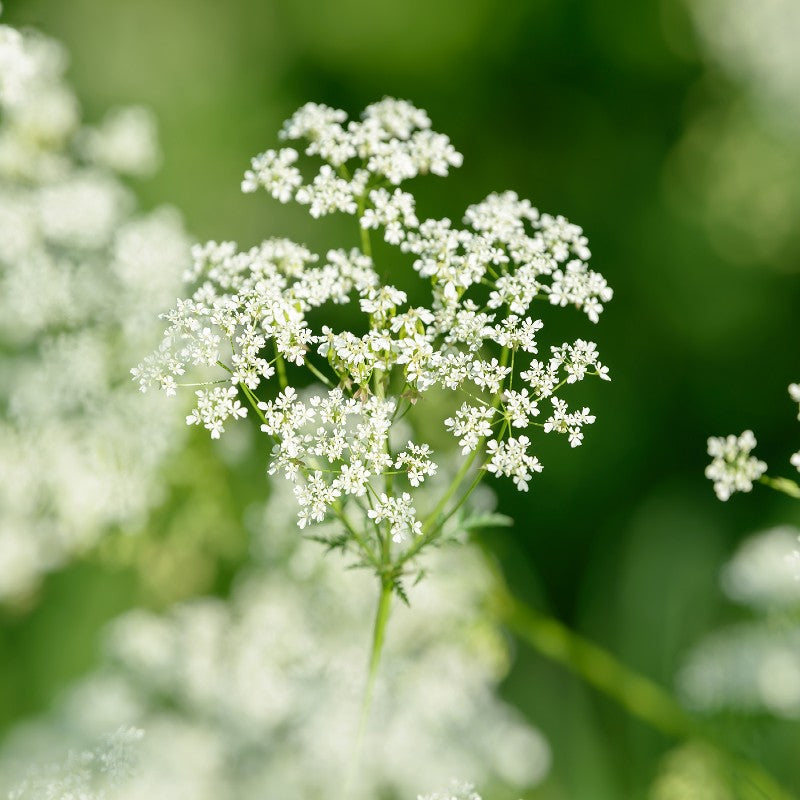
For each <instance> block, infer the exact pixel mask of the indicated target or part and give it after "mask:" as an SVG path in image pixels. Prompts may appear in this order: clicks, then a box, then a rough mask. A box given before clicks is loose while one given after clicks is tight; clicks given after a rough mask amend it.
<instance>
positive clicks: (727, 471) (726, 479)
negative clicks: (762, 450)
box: [705, 431, 767, 500]
mask: <svg viewBox="0 0 800 800" xmlns="http://www.w3.org/2000/svg"><path fill="white" fill-rule="evenodd" d="M755 446H756V437H755V436H754V435H753V432H752V431H745V432H744V433H743V434H742V435H741V436H738V437H737V436H733V435H730V436H727V437H721V436H711V437H710V438H709V440H708V454H709V455H710V456H711V457H712V459H713V460H712V462H711V463H710V464H709V465H708V466H707V467H706V471H705V474H706V477H707V478H708V479H709V480H712V481H714V491H715V492H716V493H717V497H719V499H720V500H727V499H728V498H729V497H730V496H731V495H732V494H733V493H734V492H749V491H750V490H751V489H752V488H753V481H756V480H758V479H759V478H760V477H761V476H762V475H763V474H764V473H765V472H766V471H767V465H766V464H765V463H764V462H763V461H759V459H757V458H756V457H755V456H751V455H750V453H751V451H752V450H753V448H754V447H755Z"/></svg>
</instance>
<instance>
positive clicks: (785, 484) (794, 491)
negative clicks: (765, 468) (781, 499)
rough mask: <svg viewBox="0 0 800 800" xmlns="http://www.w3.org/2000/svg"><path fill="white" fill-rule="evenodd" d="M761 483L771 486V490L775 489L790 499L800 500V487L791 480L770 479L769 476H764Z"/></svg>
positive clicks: (760, 479)
mask: <svg viewBox="0 0 800 800" xmlns="http://www.w3.org/2000/svg"><path fill="white" fill-rule="evenodd" d="M758 480H759V483H763V484H764V485H765V486H769V488H770V489H775V490H776V491H778V492H783V493H784V494H788V495H789V497H796V498H798V499H800V486H798V485H797V484H796V483H795V482H794V481H793V480H790V479H789V478H770V477H769V475H762V476H761V477H760V478H759V479H758Z"/></svg>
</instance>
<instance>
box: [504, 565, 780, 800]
mask: <svg viewBox="0 0 800 800" xmlns="http://www.w3.org/2000/svg"><path fill="white" fill-rule="evenodd" d="M495 572H496V585H495V597H494V601H495V605H496V612H497V613H498V615H499V617H500V618H501V619H502V620H503V622H505V624H506V625H508V627H509V629H510V630H512V631H513V632H514V633H515V634H516V635H517V636H518V637H519V638H520V639H522V640H523V641H525V642H526V643H527V644H529V645H530V646H531V647H533V648H534V649H535V650H537V651H538V652H539V653H541V654H542V655H544V656H546V657H547V658H550V659H551V660H553V661H556V662H557V663H559V664H561V665H563V666H564V667H566V668H567V669H569V670H570V671H571V672H574V673H575V674H576V675H577V676H578V677H580V678H581V679H583V680H584V681H586V682H587V683H588V684H590V685H591V686H594V687H595V688H596V689H599V690H600V691H601V692H603V693H604V694H605V695H607V696H608V697H610V698H612V699H613V700H615V701H616V702H617V703H619V704H620V705H621V706H622V707H623V708H624V709H626V710H627V711H628V712H629V713H630V714H631V715H632V716H634V717H637V718H638V719H640V720H642V721H643V722H645V723H647V724H648V725H650V726H651V727H652V728H654V729H655V730H657V731H659V732H661V733H662V734H664V735H666V736H668V737H670V738H673V739H679V740H687V739H699V740H703V741H705V742H706V743H708V744H709V745H710V746H711V747H713V748H714V750H715V751H716V752H717V753H718V754H719V755H720V757H721V758H722V759H723V760H724V761H725V763H726V764H727V766H728V768H729V769H730V770H731V772H732V773H734V774H736V775H737V776H738V777H739V778H740V779H741V780H743V781H745V782H746V783H748V784H750V785H751V786H752V787H753V788H754V789H755V790H756V791H757V792H759V793H760V794H761V795H762V796H763V797H764V798H768V799H769V800H796V797H795V795H793V794H792V793H790V792H788V791H787V790H786V789H784V788H783V787H782V786H781V785H780V784H779V783H778V782H777V781H776V780H775V779H774V778H773V777H772V776H771V775H770V774H769V773H768V772H766V770H764V769H763V768H762V767H761V766H760V765H758V764H756V763H754V762H752V761H750V760H748V759H746V758H743V757H741V756H739V755H737V754H735V753H731V752H730V750H728V749H727V748H726V747H725V746H724V744H722V743H720V742H719V741H718V737H717V736H715V735H713V733H712V732H711V731H709V730H708V727H707V726H706V725H705V724H701V722H700V721H698V720H696V719H695V718H694V717H692V716H691V715H690V714H689V713H687V712H686V711H685V710H684V709H683V708H682V707H681V706H680V705H679V704H678V702H677V701H676V700H675V699H674V698H673V697H672V696H671V695H670V694H669V693H668V692H667V691H666V690H664V689H662V688H661V687H660V686H659V685H658V684H657V683H655V682H654V681H651V680H650V679H649V678H646V677H644V676H643V675H640V674H639V673H638V672H636V671H635V670H632V669H631V668H630V667H628V666H626V665H625V664H623V663H621V662H620V661H619V660H618V659H616V658H615V657H614V656H613V655H612V654H611V653H609V652H608V651H607V650H605V649H603V648H602V647H599V646H598V645H596V644H594V643H593V642H590V641H589V640H588V639H585V638H583V637H582V636H580V635H579V634H577V633H575V632H574V631H572V630H570V629H569V628H568V627H566V626H565V625H563V624H562V623H561V622H559V621H558V620H556V619H554V618H552V617H550V616H547V615H546V614H543V613H541V612H540V611H536V610H535V609H532V608H530V607H528V606H527V605H525V604H524V603H522V602H520V601H519V600H517V599H516V598H514V597H513V596H512V595H511V593H510V592H509V590H508V588H507V586H506V585H505V582H504V580H503V578H502V576H500V575H499V573H497V571H496V570H495Z"/></svg>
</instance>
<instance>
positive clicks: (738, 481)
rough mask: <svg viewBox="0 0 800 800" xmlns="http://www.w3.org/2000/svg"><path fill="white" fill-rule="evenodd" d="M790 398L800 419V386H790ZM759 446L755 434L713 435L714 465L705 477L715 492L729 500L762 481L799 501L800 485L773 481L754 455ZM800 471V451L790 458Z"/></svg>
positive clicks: (776, 479) (784, 479)
mask: <svg viewBox="0 0 800 800" xmlns="http://www.w3.org/2000/svg"><path fill="white" fill-rule="evenodd" d="M789 396H790V397H791V398H792V400H793V401H794V402H795V403H797V404H798V406H799V408H798V415H797V419H798V420H800V384H797V383H792V384H790V386H789ZM755 446H756V437H755V436H754V435H753V432H752V431H745V432H744V433H743V434H742V435H741V436H733V435H731V436H711V437H710V438H709V440H708V454H709V455H710V456H711V457H712V459H713V460H712V462H711V463H710V464H709V465H708V466H707V467H706V477H707V478H709V479H710V480H712V481H714V491H715V492H716V493H717V497H719V499H720V500H727V499H728V498H729V497H730V496H731V495H732V494H734V493H735V492H749V491H750V490H751V489H752V488H753V482H754V481H758V480H760V481H761V482H762V483H766V484H768V485H769V486H771V487H772V488H773V489H777V490H778V491H780V492H784V493H785V494H788V495H789V496H790V497H797V498H800V486H798V484H797V483H796V482H795V481H792V480H789V479H788V478H770V477H767V476H766V475H765V474H764V473H766V471H767V465H766V463H765V462H763V461H761V460H760V459H758V458H756V457H755V456H753V455H751V452H752V451H753V449H754V448H755ZM789 462H790V463H791V464H792V466H793V467H796V468H797V471H798V472H800V450H798V452H796V453H794V454H793V455H792V457H791V458H790V459H789Z"/></svg>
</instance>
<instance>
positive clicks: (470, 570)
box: [0, 476, 549, 800]
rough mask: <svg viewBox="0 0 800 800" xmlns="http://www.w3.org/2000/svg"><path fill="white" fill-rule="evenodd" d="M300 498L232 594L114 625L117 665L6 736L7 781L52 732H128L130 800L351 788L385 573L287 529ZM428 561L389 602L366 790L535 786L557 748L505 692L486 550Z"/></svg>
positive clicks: (271, 517)
mask: <svg viewBox="0 0 800 800" xmlns="http://www.w3.org/2000/svg"><path fill="white" fill-rule="evenodd" d="M437 477H438V476H437ZM445 480H446V478H445ZM277 486H278V487H280V486H283V484H278V485H277ZM431 491H434V490H431ZM477 497H478V498H479V499H480V495H477ZM287 499H289V497H288V490H286V491H280V490H279V489H278V490H277V491H276V492H275V494H273V496H272V497H271V499H270V501H269V503H268V504H267V506H266V508H263V509H262V510H260V511H258V512H256V511H255V510H254V511H253V512H252V513H251V519H250V523H249V524H250V527H251V528H253V530H254V534H255V538H256V550H255V555H256V558H257V559H259V560H262V562H263V563H262V565H261V566H259V567H258V568H255V569H252V570H251V571H250V572H249V573H248V574H246V575H243V576H242V577H241V579H240V580H239V581H238V582H237V584H236V588H235V589H234V592H233V594H232V596H231V598H230V600H228V601H223V600H220V599H213V598H204V599H199V600H195V601H192V602H187V603H183V604H181V605H178V606H176V607H175V608H173V609H172V610H171V611H169V612H168V613H166V614H161V615H158V614H153V613H150V612H145V611H135V612H130V613H128V614H126V615H124V616H122V617H120V618H119V619H118V620H116V621H115V622H114V623H113V624H112V625H111V627H110V629H109V632H108V637H107V658H106V661H105V665H104V666H103V667H102V668H101V669H100V670H99V671H98V672H97V673H96V674H95V675H94V676H91V677H89V678H88V679H86V680H85V681H84V682H83V683H81V684H80V685H79V686H77V687H76V688H75V689H74V690H73V691H72V692H71V694H70V696H69V699H68V700H67V701H66V702H65V704H64V705H63V706H62V708H61V711H60V712H59V714H58V715H57V717H56V719H50V720H42V721H40V722H39V723H36V724H32V725H30V726H28V728H27V732H26V730H25V729H23V730H21V731H18V732H17V733H16V734H15V735H14V736H12V737H11V741H10V743H9V744H8V746H7V747H6V749H5V751H4V752H3V754H2V756H0V774H6V772H7V770H8V767H7V765H9V764H11V763H12V760H14V759H16V760H17V763H23V762H24V761H25V759H26V758H30V757H31V752H32V751H33V750H35V751H38V752H40V753H41V752H43V751H45V750H47V747H48V745H47V742H48V741H50V743H51V744H52V745H54V746H57V745H58V743H59V741H60V742H61V747H63V742H64V741H65V740H66V739H65V737H67V733H69V735H70V736H76V737H78V738H81V737H82V740H85V739H86V738H88V737H92V736H94V737H96V736H97V735H98V734H100V733H102V732H103V731H105V730H108V729H109V728H113V727H115V726H117V725H121V724H128V725H131V724H133V725H136V726H137V727H140V728H143V729H144V730H145V731H146V737H145V740H144V741H143V743H142V746H141V748H140V753H139V757H138V764H137V771H136V774H135V775H134V776H133V777H132V778H131V780H130V781H128V782H127V783H126V784H125V787H124V792H123V793H122V794H120V795H119V796H120V797H121V798H124V800H139V798H142V800H144V798H146V797H147V798H152V799H153V800H160V798H164V800H166V799H167V798H174V797H176V796H180V797H181V798H184V800H201V799H202V800H205V798H209V800H211V798H215V800H220V798H231V800H232V799H233V798H236V800H248V798H253V799H254V800H255V798H261V797H263V796H264V795H265V793H266V794H267V795H268V796H276V797H327V796H331V789H330V787H332V786H333V787H342V786H343V785H344V782H345V779H346V773H347V769H348V764H349V763H350V761H351V758H352V753H353V747H354V743H355V736H356V729H357V726H358V709H359V707H360V698H361V693H362V691H363V683H364V680H365V676H366V667H367V665H366V663H365V661H366V659H365V653H364V641H365V640H366V639H367V638H368V637H369V625H370V622H371V620H370V619H369V617H368V615H365V613H364V609H365V608H368V607H369V606H370V605H371V600H372V594H373V587H372V580H371V577H370V576H369V574H367V573H366V572H364V571H359V572H357V573H356V574H354V575H353V576H352V579H351V580H348V581H346V582H345V581H342V580H341V575H340V571H341V569H342V563H341V561H340V559H339V558H338V557H337V556H336V555H335V554H331V555H330V556H329V557H328V558H326V559H324V560H320V559H319V558H318V557H317V554H316V552H315V550H314V548H313V546H312V545H311V544H310V543H308V542H303V541H302V540H301V539H299V537H298V536H297V534H296V533H295V532H293V531H292V526H291V523H292V517H293V514H292V511H291V507H290V506H289V507H288V509H287ZM481 502H485V497H484V500H483V501H481ZM261 542H263V546H262V545H261V544H260V543H261ZM431 556H432V557H431V559H430V560H429V567H430V569H431V570H432V571H434V572H435V573H436V580H431V581H422V582H420V583H418V584H416V585H415V586H413V587H409V589H408V593H409V595H410V598H411V602H412V605H413V608H412V609H408V608H406V607H405V606H403V605H399V604H398V605H397V606H396V607H395V609H394V611H393V612H392V616H391V619H390V623H389V624H390V635H389V637H388V641H387V645H386V647H387V650H386V657H385V668H384V670H383V671H382V673H381V674H380V676H379V678H378V683H377V687H376V697H375V704H374V708H373V713H372V715H371V718H370V721H369V724H368V726H367V729H366V734H365V738H364V752H363V757H362V759H361V765H362V766H361V768H360V770H359V774H358V779H357V781H356V784H357V785H356V787H355V788H354V789H353V795H352V796H353V797H354V798H356V797H357V798H365V800H366V798H369V799H370V800H372V799H373V798H375V797H378V796H387V797H397V798H404V797H416V796H417V794H418V793H420V792H424V791H426V790H428V789H429V788H430V787H431V786H437V785H438V786H441V785H447V783H448V781H449V779H450V777H451V776H452V775H458V774H467V773H469V774H470V776H472V777H474V778H475V780H476V781H478V782H479V783H480V784H481V785H503V786H506V787H507V788H515V789H522V788H524V787H527V786H531V785H533V784H535V783H536V782H537V781H539V780H540V779H541V778H542V776H543V775H544V774H545V773H546V771H547V769H548V764H549V750H548V747H547V744H546V742H545V741H544V740H543V738H542V737H541V735H540V734H539V733H538V732H537V731H536V730H535V729H534V728H532V727H531V726H530V725H529V724H527V723H526V722H525V721H524V720H523V719H522V718H521V717H520V715H519V714H518V713H517V712H515V711H514V710H513V709H512V708H510V707H509V706H507V705H505V704H504V703H503V702H502V701H501V700H500V699H499V698H498V697H497V694H496V688H497V684H498V682H499V680H500V679H501V678H502V676H503V675H504V673H505V671H506V669H507V664H508V652H507V649H506V648H507V645H506V642H505V640H504V637H503V636H502V634H501V631H500V630H499V629H498V628H497V627H496V623H495V622H494V621H493V619H492V617H491V615H489V614H488V613H487V612H485V611H484V610H483V602H484V598H485V596H486V594H485V593H486V591H487V590H488V588H489V587H490V585H491V581H492V578H491V576H490V574H489V571H488V569H487V567H486V566H485V562H484V560H483V557H482V556H481V555H479V554H478V553H477V552H476V551H475V550H473V549H471V548H469V547H467V546H459V547H448V546H443V547H442V548H440V549H438V550H436V551H435V552H434V553H431ZM37 736H38V739H37ZM191 748H194V749H195V751H196V752H195V754H194V755H193V757H191V758H187V757H186V753H187V752H191ZM334 793H335V792H334ZM109 800H117V795H115V794H112V795H110V796H109Z"/></svg>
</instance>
